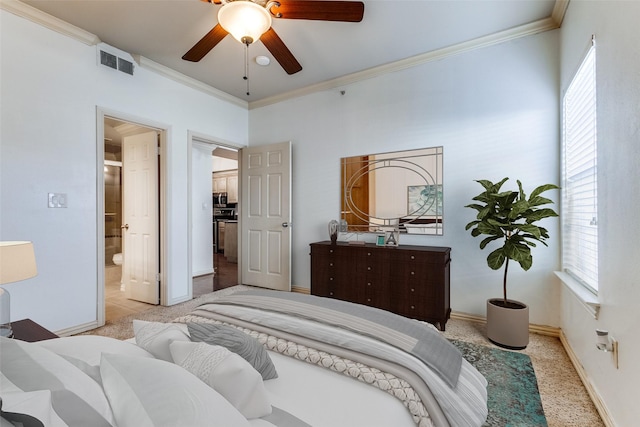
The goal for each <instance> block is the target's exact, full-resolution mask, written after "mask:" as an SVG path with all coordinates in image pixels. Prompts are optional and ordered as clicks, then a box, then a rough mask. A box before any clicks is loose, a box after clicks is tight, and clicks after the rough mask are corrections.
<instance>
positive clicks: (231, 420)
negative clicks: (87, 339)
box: [100, 354, 250, 427]
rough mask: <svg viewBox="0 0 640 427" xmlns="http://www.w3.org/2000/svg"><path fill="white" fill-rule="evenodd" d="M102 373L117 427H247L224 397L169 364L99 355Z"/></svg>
mask: <svg viewBox="0 0 640 427" xmlns="http://www.w3.org/2000/svg"><path fill="white" fill-rule="evenodd" d="M100 374H101V375H102V384H103V385H104V391H105V394H106V395H107V397H108V399H109V403H110V404H111V408H112V410H113V414H114V416H115V418H116V422H117V423H118V427H129V426H131V427H195V426H211V427H214V426H220V427H236V426H239V427H240V426H241V427H249V426H250V424H249V422H248V421H247V419H246V418H245V417H243V416H242V414H241V413H240V412H238V411H237V410H236V409H235V408H234V407H233V406H232V405H231V404H230V403H229V402H227V401H226V400H225V399H224V397H222V396H221V395H220V394H219V393H218V392H216V391H215V390H213V389H212V388H211V387H209V386H207V385H206V384H205V383H203V382H202V381H200V380H199V379H198V378H196V377H195V376H194V375H192V374H191V373H189V372H188V371H186V370H184V369H182V368H181V367H180V366H177V365H174V364H173V363H169V362H165V361H163V360H158V359H148V358H140V357H131V356H121V355H117V354H103V355H102V363H101V364H100Z"/></svg>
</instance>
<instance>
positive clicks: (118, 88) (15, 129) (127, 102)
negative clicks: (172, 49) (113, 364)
mask: <svg viewBox="0 0 640 427" xmlns="http://www.w3.org/2000/svg"><path fill="white" fill-rule="evenodd" d="M0 28H1V52H2V64H1V68H0V71H1V76H2V85H1V90H2V93H1V96H2V117H1V120H2V123H1V137H2V139H1V146H0V206H1V208H2V216H1V218H0V239H1V240H32V241H33V242H34V246H35V253H36V257H37V264H38V271H39V274H38V276H37V277H35V278H33V279H29V280H28V281H24V282H21V283H16V284H11V285H8V286H7V289H9V291H10V292H11V294H12V313H11V317H12V319H13V320H17V319H21V318H25V317H30V318H32V319H33V320H35V321H37V322H39V323H40V324H42V325H43V326H45V327H47V328H49V329H51V330H53V331H59V330H63V329H66V328H72V327H76V326H78V325H82V324H88V323H91V322H95V321H96V319H97V314H96V298H97V289H96V282H97V280H98V278H97V268H98V267H97V262H98V260H97V249H96V248H97V247H98V244H101V243H102V242H98V241H97V236H96V233H97V224H96V222H97V217H98V215H97V208H96V206H97V200H96V197H97V189H96V187H97V185H96V183H97V174H98V173H100V174H101V173H102V169H100V170H96V162H97V150H96V133H97V132H96V108H97V107H102V108H105V109H108V110H110V111H117V112H122V113H124V114H128V115H133V116H135V117H140V118H141V119H144V120H146V121H152V122H154V123H160V124H164V125H166V126H167V127H168V129H169V130H168V143H167V144H168V146H167V157H168V158H167V159H166V163H167V174H166V181H167V191H168V194H167V198H168V203H169V210H168V213H167V218H166V220H167V221H168V223H169V229H168V235H167V236H165V237H166V239H167V242H166V243H167V248H168V252H167V254H168V264H169V271H167V272H164V273H165V278H166V280H167V282H168V284H169V286H170V291H169V294H168V295H167V298H168V300H169V301H174V302H175V301H179V300H181V299H184V298H186V297H188V286H189V283H190V280H191V279H190V277H188V271H189V264H188V252H189V251H188V246H187V243H188V242H187V235H188V228H187V225H188V220H187V219H188V218H187V214H188V191H187V182H188V173H187V163H188V143H187V134H188V131H194V132H197V133H200V134H204V135H210V136H211V137H213V138H216V139H219V140H221V141H230V142H234V143H237V144H239V145H246V144H247V127H248V112H247V111H246V109H244V108H242V107H238V106H236V105H233V104H230V103H228V102H225V101H221V100H219V99H216V98H214V97H212V96H210V95H206V94H204V93H202V92H198V91H196V90H194V89H191V88H188V87H186V86H184V85H181V84H179V83H177V82H175V81H173V80H169V79H166V78H164V77H161V76H159V75H157V74H155V73H153V72H151V71H148V70H146V69H142V68H136V70H135V75H134V76H133V77H132V76H129V75H127V74H124V73H121V72H118V71H115V70H112V69H109V68H106V67H103V66H99V65H97V64H96V48H95V47H92V46H87V45H84V44H82V43H79V42H77V41H75V40H72V39H70V38H67V37H65V36H63V35H60V34H58V33H56V32H53V31H50V30H48V29H46V28H44V27H41V26H39V25H36V24H34V23H32V22H30V21H27V20H25V19H22V18H19V17H17V16H15V15H13V14H11V13H9V12H6V11H4V10H0ZM49 192H60V193H67V195H68V202H69V207H68V208H66V209H48V208H47V193H49Z"/></svg>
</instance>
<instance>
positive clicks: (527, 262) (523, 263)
mask: <svg viewBox="0 0 640 427" xmlns="http://www.w3.org/2000/svg"><path fill="white" fill-rule="evenodd" d="M518 263H519V264H520V267H522V269H523V270H524V271H527V270H529V269H530V268H531V265H533V257H532V256H531V254H529V256H528V257H525V258H523V259H520V260H518Z"/></svg>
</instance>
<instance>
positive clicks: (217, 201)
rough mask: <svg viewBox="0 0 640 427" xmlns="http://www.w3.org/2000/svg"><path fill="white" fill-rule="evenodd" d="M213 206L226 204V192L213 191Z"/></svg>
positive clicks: (220, 206)
mask: <svg viewBox="0 0 640 427" xmlns="http://www.w3.org/2000/svg"><path fill="white" fill-rule="evenodd" d="M213 206H215V207H218V208H224V207H226V206H227V193H226V192H223V193H213Z"/></svg>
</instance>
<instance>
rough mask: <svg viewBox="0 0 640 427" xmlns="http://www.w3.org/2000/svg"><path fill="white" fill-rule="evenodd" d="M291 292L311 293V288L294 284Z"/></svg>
mask: <svg viewBox="0 0 640 427" xmlns="http://www.w3.org/2000/svg"><path fill="white" fill-rule="evenodd" d="M291 292H297V293H299V294H307V295H309V294H311V289H309V288H301V287H300V286H292V287H291Z"/></svg>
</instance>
